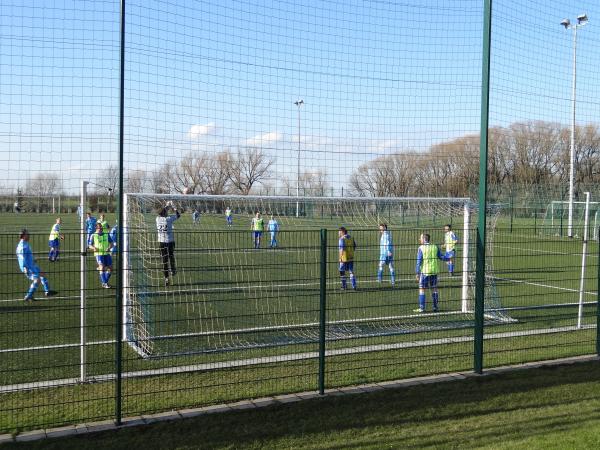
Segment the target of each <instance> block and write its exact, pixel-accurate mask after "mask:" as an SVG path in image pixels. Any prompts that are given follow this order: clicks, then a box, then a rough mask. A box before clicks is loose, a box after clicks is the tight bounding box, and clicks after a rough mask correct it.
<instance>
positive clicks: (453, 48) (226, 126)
mask: <svg viewBox="0 0 600 450" xmlns="http://www.w3.org/2000/svg"><path fill="white" fill-rule="evenodd" d="M596 3H597V2H592V1H578V2H575V1H541V0H538V1H525V0H518V1H517V0H513V1H508V0H505V1H499V0H496V1H495V2H494V24H493V36H492V37H493V46H492V92H491V108H490V113H491V117H490V119H491V123H492V124H493V125H508V124H510V123H512V122H515V121H519V120H548V121H555V122H560V123H565V124H567V123H569V120H570V119H569V117H570V115H569V114H570V103H569V98H570V92H571V91H570V86H571V84H570V83H571V67H572V66H571V48H572V47H571V44H572V41H571V36H572V35H571V32H569V31H565V30H564V29H562V27H561V26H560V25H559V22H560V20H561V19H562V18H563V17H569V18H571V19H572V20H573V19H575V17H576V16H577V15H578V14H579V13H581V12H586V13H588V15H589V17H590V23H589V25H588V26H586V27H585V28H583V29H582V30H580V33H579V42H578V43H579V45H578V60H579V64H578V123H589V122H597V121H598V112H599V108H598V105H599V104H600V95H599V94H600V92H599V89H600V83H599V82H598V81H599V79H598V75H597V70H596V67H598V66H599V63H600V51H599V50H598V49H600V45H598V44H600V39H599V32H600V6H599V5H597V4H596ZM0 4H1V10H2V14H1V15H0V158H1V159H2V160H3V161H4V164H3V167H4V171H5V174H4V177H3V180H4V181H2V182H0V183H1V184H3V186H4V187H8V188H12V187H14V186H17V185H23V184H24V180H26V179H27V177H28V176H30V175H31V174H32V173H36V172H38V171H52V172H54V173H57V174H59V175H60V176H61V177H62V178H63V181H64V184H65V187H66V188H68V189H71V188H73V187H74V186H76V185H77V184H78V181H79V180H80V179H81V178H89V177H93V176H94V175H95V173H96V172H97V171H98V170H99V169H100V168H102V167H105V166H106V165H108V164H110V163H111V162H114V161H116V160H117V152H118V95H119V90H118V86H119V80H118V76H119V53H118V52H119V3H118V1H112V0H104V1H98V0H88V1H83V0H77V1H68V0H60V1H59V0H53V1H50V0H37V1H35V2H31V1H27V2H25V1H20V0H0ZM127 12H128V15H127V22H126V24H127V25H126V26H127V36H126V41H127V50H126V52H127V53H126V64H127V72H126V145H125V152H126V154H125V159H126V169H127V170H133V169H140V168H141V169H145V170H153V169H155V168H157V167H158V166H160V165H161V164H163V163H164V162H165V161H166V160H177V159H179V158H182V157H184V156H185V155H186V154H187V153H189V152H190V151H208V152H216V151H221V150H226V149H228V150H231V151H237V150H238V149H240V148H244V147H245V146H248V145H260V146H261V147H262V148H263V149H264V150H265V152H267V153H268V154H269V155H270V157H271V158H272V159H273V160H274V161H275V163H274V166H273V173H272V177H271V180H269V184H270V185H272V186H279V185H281V183H282V179H283V177H286V176H287V177H290V178H294V174H295V170H296V164H297V159H296V151H297V148H298V108H297V107H296V106H295V105H294V101H296V100H297V99H303V100H304V102H305V104H304V105H303V107H302V108H301V110H300V114H301V121H300V123H301V126H300V147H301V150H302V156H301V166H302V170H319V169H321V170H325V171H326V172H327V174H328V176H329V181H330V183H332V184H334V185H341V184H344V183H346V181H347V178H348V176H349V174H350V173H352V171H353V170H355V169H356V167H358V165H360V164H361V163H363V162H365V161H368V160H370V159H373V158H375V157H377V156H380V155H385V154H389V153H392V152H395V151H412V152H415V157H418V155H419V154H420V153H421V152H424V151H426V150H427V149H428V148H429V147H430V146H431V145H432V144H436V143H439V142H443V141H445V140H449V139H452V138H455V137H457V136H461V135H464V134H468V133H475V132H477V131H478V129H479V107H480V104H479V103H480V78H481V30H482V14H483V2H482V1H472V0H458V1H450V0H446V1H441V0H440V1H435V0H430V1H425V0H418V1H413V0H406V1H398V2H396V1H357V0H350V1H310V0H296V1H294V0H290V1H230V0H229V1H223V0H220V1H191V0H186V1H183V0H171V1H147V0H130V1H128V2H127ZM596 18H597V20H596Z"/></svg>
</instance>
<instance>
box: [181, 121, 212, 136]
mask: <svg viewBox="0 0 600 450" xmlns="http://www.w3.org/2000/svg"><path fill="white" fill-rule="evenodd" d="M215 128H216V127H215V123H214V122H210V123H207V124H206V125H192V126H191V127H190V129H189V131H188V137H189V138H190V139H198V138H199V137H200V136H206V135H207V134H211V133H212V132H213V131H215Z"/></svg>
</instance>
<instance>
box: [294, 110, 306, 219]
mask: <svg viewBox="0 0 600 450" xmlns="http://www.w3.org/2000/svg"><path fill="white" fill-rule="evenodd" d="M294 105H296V106H297V107H298V158H297V163H298V167H297V170H296V217H300V107H301V106H302V105H304V100H297V101H295V102H294Z"/></svg>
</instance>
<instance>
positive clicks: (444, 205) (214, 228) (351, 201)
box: [125, 194, 506, 356]
mask: <svg viewBox="0 0 600 450" xmlns="http://www.w3.org/2000/svg"><path fill="white" fill-rule="evenodd" d="M167 205H173V206H174V207H175V208H176V209H177V211H178V212H179V213H180V214H181V216H180V218H179V219H178V220H176V221H175V222H174V236H175V241H176V244H175V245H176V249H175V269H176V275H175V276H170V274H169V273H168V272H167V273H165V268H164V266H163V260H162V257H161V252H160V249H159V245H158V242H157V233H156V215H157V211H158V210H160V209H162V208H164V207H165V206H167ZM126 208H127V209H126V223H125V233H126V236H125V248H126V252H125V261H126V274H127V276H126V283H125V286H126V287H125V298H126V308H125V309H126V317H125V323H126V336H127V339H128V341H129V342H130V344H131V345H132V346H133V347H134V348H135V349H136V350H137V351H138V353H140V354H141V355H143V356H162V355H173V354H182V353H183V354H185V353H194V352H210V351H221V350H229V349H240V348H252V347H261V346H272V345H282V344H291V343H307V342H315V341H316V340H317V339H318V331H319V327H318V325H319V324H318V318H319V292H320V283H321V280H320V271H319V270H320V261H321V241H320V234H319V229H321V228H325V229H329V230H330V231H329V234H328V235H329V239H328V246H327V254H328V256H327V258H328V261H329V265H328V276H327V281H326V286H327V292H328V294H327V296H328V305H327V316H328V322H327V324H328V326H327V338H328V339H330V340H338V339H348V338H358V337H366V336H380V335H391V334H404V333H410V332H428V331H434V330H440V329H448V328H457V327H466V326H471V325H472V311H473V309H474V308H473V298H474V293H473V289H472V286H473V284H474V280H473V279H472V277H471V276H469V273H471V271H472V270H471V267H470V266H471V265H472V262H473V261H474V258H472V257H470V256H469V255H474V248H473V243H472V242H470V241H469V235H472V233H469V231H468V228H469V226H470V225H469V223H468V222H469V217H470V216H471V215H472V214H473V211H474V210H473V205H471V204H470V202H469V201H468V199H433V198H432V199H427V198H406V199H400V198H324V197H316V198H300V199H297V198H294V197H252V196H194V195H145V194H129V195H127V202H126ZM227 210H229V211H230V212H231V219H230V220H229V221H228V220H227V215H226V211H227ZM257 212H261V213H262V214H263V216H264V217H265V220H264V224H265V232H264V233H263V236H262V239H263V242H261V248H260V249H255V248H254V247H255V241H254V240H253V236H251V230H250V228H251V220H252V218H253V217H255V215H256V213H257ZM170 214H173V212H170ZM495 217H497V214H496V212H493V213H491V214H490V221H489V223H490V233H489V235H490V241H493V229H494V228H495ZM270 220H275V221H277V224H278V229H279V231H278V233H277V234H275V236H274V238H275V240H276V241H277V247H276V248H273V249H271V248H269V247H270V246H271V244H272V243H273V242H272V237H273V236H271V233H270V232H269V225H268V222H269V221H270ZM379 223H386V224H387V225H388V227H389V229H390V230H391V232H392V235H393V237H394V243H395V245H394V253H395V266H396V272H397V277H398V283H397V284H396V286H395V287H394V288H393V289H392V288H391V287H389V284H388V283H385V284H384V283H381V284H380V283H378V281H377V279H376V278H375V276H374V274H375V271H374V270H373V267H376V266H377V265H378V262H379V231H378V227H377V225H378V224H379ZM445 224H452V225H453V227H454V229H455V230H457V233H458V234H459V235H461V234H464V237H461V240H463V239H464V240H466V242H465V241H463V242H461V243H460V244H459V252H458V255H457V259H456V261H455V262H456V266H457V268H458V269H459V272H460V268H461V267H462V269H463V270H462V273H461V274H460V275H459V276H455V277H452V279H451V280H450V278H449V280H450V281H448V283H447V285H448V287H447V288H445V290H444V293H443V294H442V298H443V299H445V301H444V307H443V313H440V314H435V315H433V314H424V315H419V314H415V313H413V312H412V308H414V306H415V305H414V293H415V291H416V285H415V284H414V256H415V252H416V243H417V242H418V236H419V234H420V233H421V232H430V233H432V237H433V239H434V241H435V242H440V241H441V240H442V236H441V234H442V231H441V230H442V229H443V226H444V225H445ZM341 225H343V226H346V227H347V228H348V229H350V230H352V231H351V232H352V235H353V236H354V237H355V239H356V241H357V245H358V247H357V253H356V260H357V265H358V262H359V261H360V265H361V270H360V271H359V270H358V269H357V273H358V276H359V278H360V289H359V290H358V292H355V293H352V294H351V295H350V296H344V295H340V293H339V292H338V289H339V280H338V274H337V251H338V250H337V232H336V230H337V228H338V227H339V226H341ZM490 255H491V253H490ZM488 269H489V271H490V273H491V270H492V267H491V264H490V266H489V267H488ZM165 275H166V276H168V277H169V283H170V284H169V285H168V286H165ZM488 285H489V287H488V288H487V290H486V310H487V313H486V317H487V318H488V320H492V321H498V322H502V321H504V320H505V319H506V316H504V315H503V313H502V311H501V305H500V299H499V298H498V296H497V294H496V291H495V287H494V283H493V277H492V276H491V275H490V276H489V277H488Z"/></svg>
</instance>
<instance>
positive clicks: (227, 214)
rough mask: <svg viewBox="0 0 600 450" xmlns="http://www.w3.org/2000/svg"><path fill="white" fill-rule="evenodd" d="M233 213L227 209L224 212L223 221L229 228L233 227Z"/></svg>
mask: <svg viewBox="0 0 600 450" xmlns="http://www.w3.org/2000/svg"><path fill="white" fill-rule="evenodd" d="M232 214H233V213H232V212H231V208H229V207H227V209H226V210H225V221H226V222H227V226H228V227H229V228H231V226H232V225H233V215H232Z"/></svg>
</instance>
